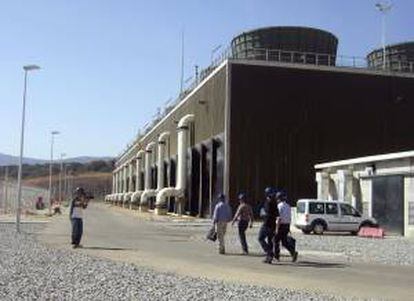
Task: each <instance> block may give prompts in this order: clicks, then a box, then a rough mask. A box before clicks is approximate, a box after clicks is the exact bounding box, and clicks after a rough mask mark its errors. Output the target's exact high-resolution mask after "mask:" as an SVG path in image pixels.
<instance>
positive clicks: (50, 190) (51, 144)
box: [49, 131, 60, 213]
mask: <svg viewBox="0 0 414 301" xmlns="http://www.w3.org/2000/svg"><path fill="white" fill-rule="evenodd" d="M59 134H60V133H59V132H58V131H52V132H51V138H52V139H51V141H50V164H49V213H51V212H52V168H53V144H54V142H55V136H56V135H59Z"/></svg>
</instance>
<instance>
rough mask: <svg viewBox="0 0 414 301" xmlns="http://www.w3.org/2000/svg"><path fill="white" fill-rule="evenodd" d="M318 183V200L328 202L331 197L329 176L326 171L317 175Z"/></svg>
mask: <svg viewBox="0 0 414 301" xmlns="http://www.w3.org/2000/svg"><path fill="white" fill-rule="evenodd" d="M316 183H317V185H318V199H320V200H326V199H328V196H329V174H328V173H327V172H324V171H320V172H317V173H316Z"/></svg>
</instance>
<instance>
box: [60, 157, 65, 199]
mask: <svg viewBox="0 0 414 301" xmlns="http://www.w3.org/2000/svg"><path fill="white" fill-rule="evenodd" d="M65 156H66V154H64V153H62V154H60V172H59V202H60V203H62V173H63V158H64V157H65Z"/></svg>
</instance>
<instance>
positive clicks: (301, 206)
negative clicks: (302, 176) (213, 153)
mask: <svg viewBox="0 0 414 301" xmlns="http://www.w3.org/2000/svg"><path fill="white" fill-rule="evenodd" d="M305 210H306V203H301V202H299V203H297V206H296V212H297V213H305Z"/></svg>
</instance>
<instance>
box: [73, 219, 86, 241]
mask: <svg viewBox="0 0 414 301" xmlns="http://www.w3.org/2000/svg"><path fill="white" fill-rule="evenodd" d="M82 234H83V221H82V219H81V218H72V244H74V245H79V244H80V241H81V238H82Z"/></svg>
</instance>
